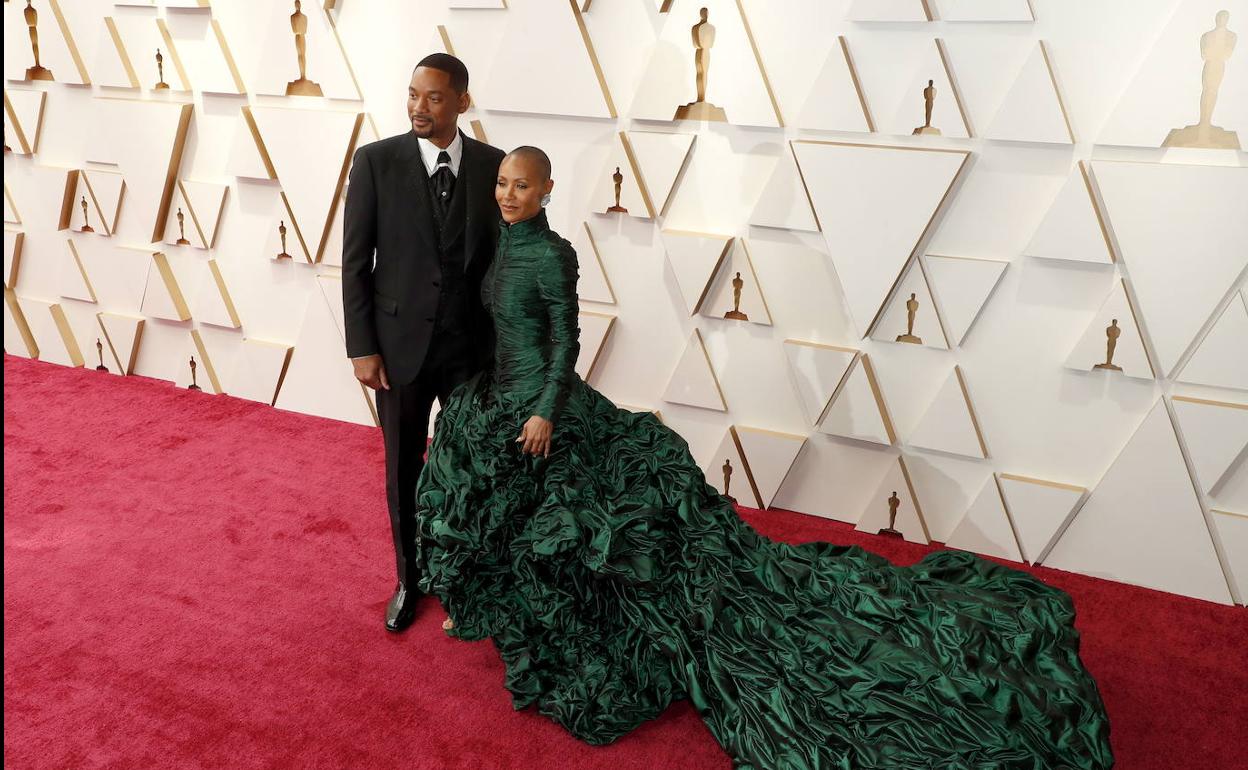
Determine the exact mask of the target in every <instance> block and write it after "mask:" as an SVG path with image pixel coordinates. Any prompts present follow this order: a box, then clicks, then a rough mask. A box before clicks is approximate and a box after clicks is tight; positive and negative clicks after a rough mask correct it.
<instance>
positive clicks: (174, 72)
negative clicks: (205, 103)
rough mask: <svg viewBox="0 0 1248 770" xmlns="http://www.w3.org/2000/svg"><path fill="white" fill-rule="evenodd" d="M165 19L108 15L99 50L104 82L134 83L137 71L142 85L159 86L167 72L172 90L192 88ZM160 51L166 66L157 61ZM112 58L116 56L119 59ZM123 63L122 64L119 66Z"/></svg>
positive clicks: (99, 75) (139, 82)
mask: <svg viewBox="0 0 1248 770" xmlns="http://www.w3.org/2000/svg"><path fill="white" fill-rule="evenodd" d="M163 25H164V19H158V18H156V17H154V16H149V15H146V14H144V15H129V14H125V15H122V14H118V15H115V16H110V17H108V18H106V19H105V29H104V31H103V34H102V35H101V40H100V45H99V47H98V49H97V53H96V62H97V69H99V72H98V73H97V78H96V79H97V81H99V84H100V85H105V86H118V87H122V88H127V87H134V81H132V80H131V79H130V74H131V73H133V75H134V77H135V78H136V79H137V81H138V88H141V89H155V88H156V85H157V84H158V83H160V82H162V81H161V74H160V73H161V72H162V70H163V72H164V81H163V82H164V83H165V85H166V86H168V89H166V90H170V91H190V90H191V89H192V84H191V83H190V82H188V81H189V80H190V76H189V75H188V76H187V80H183V79H182V73H181V72H180V71H179V67H178V62H180V61H181V59H180V58H179V53H178V50H177V48H176V46H170V45H169V43H170V41H171V38H166V37H165V36H164V34H163V32H162V26H163ZM157 51H160V54H161V57H162V62H161V65H162V66H158V65H157V62H156V52H157ZM110 60H115V63H114V62H113V61H110ZM117 64H120V65H121V66H120V68H119V67H118V66H117Z"/></svg>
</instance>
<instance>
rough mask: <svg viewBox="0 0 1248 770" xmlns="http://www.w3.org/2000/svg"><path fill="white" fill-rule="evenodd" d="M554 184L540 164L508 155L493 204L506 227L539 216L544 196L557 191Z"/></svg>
mask: <svg viewBox="0 0 1248 770" xmlns="http://www.w3.org/2000/svg"><path fill="white" fill-rule="evenodd" d="M554 186H555V183H554V182H553V181H551V180H550V179H544V178H543V174H542V171H541V169H539V168H538V164H537V163H535V162H533V161H531V160H529V159H528V158H526V157H524V156H522V155H508V156H507V157H505V158H503V162H502V165H500V166H499V167H498V182H497V184H496V185H495V187H494V200H496V201H498V210H499V212H500V213H501V214H502V217H503V221H504V222H506V223H507V224H512V223H514V222H523V221H524V220H526V219H529V218H531V217H535V216H537V212H539V211H541V209H542V196H543V195H545V194H547V193H549V192H550V191H551V190H552V189H554Z"/></svg>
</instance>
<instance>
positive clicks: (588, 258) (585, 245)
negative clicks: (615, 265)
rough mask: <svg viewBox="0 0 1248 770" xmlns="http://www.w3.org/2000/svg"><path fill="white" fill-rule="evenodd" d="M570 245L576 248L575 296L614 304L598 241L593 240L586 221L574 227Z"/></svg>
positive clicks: (613, 294)
mask: <svg viewBox="0 0 1248 770" xmlns="http://www.w3.org/2000/svg"><path fill="white" fill-rule="evenodd" d="M572 247H573V248H574V249H576V263H577V271H576V272H577V279H576V298H577V299H580V300H585V301H588V302H601V303H603V304H605V305H614V304H615V292H614V291H612V290H611V281H610V280H609V279H608V278H607V270H606V268H605V267H604V266H603V264H602V255H601V254H599V253H598V243H597V242H596V241H595V240H594V233H593V231H592V230H590V229H589V223H588V222H582V223H581V226H580V227H578V228H576V235H575V236H574V237H573V239H572Z"/></svg>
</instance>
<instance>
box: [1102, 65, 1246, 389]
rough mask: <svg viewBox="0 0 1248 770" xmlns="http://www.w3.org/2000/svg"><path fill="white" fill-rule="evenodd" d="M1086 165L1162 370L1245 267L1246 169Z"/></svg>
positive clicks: (1176, 358)
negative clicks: (1101, 198)
mask: <svg viewBox="0 0 1248 770" xmlns="http://www.w3.org/2000/svg"><path fill="white" fill-rule="evenodd" d="M1244 58H1246V59H1248V57H1244ZM1245 90H1246V91H1248V89H1245ZM1093 169H1094V171H1095V172H1096V182H1097V186H1098V187H1099V188H1100V191H1101V195H1102V197H1103V199H1104V201H1105V206H1106V214H1107V215H1108V218H1109V223H1110V227H1111V228H1112V229H1113V233H1114V236H1115V238H1116V239H1117V242H1118V246H1119V255H1120V256H1121V257H1122V260H1123V262H1124V263H1125V264H1126V267H1127V270H1128V271H1130V275H1131V286H1132V289H1133V290H1134V292H1135V294H1134V298H1135V299H1138V300H1139V304H1138V305H1137V306H1136V310H1137V311H1138V312H1139V314H1140V322H1141V323H1143V324H1144V326H1145V327H1147V328H1148V336H1149V338H1150V339H1151V340H1152V343H1153V349H1154V350H1155V351H1156V353H1157V358H1158V362H1159V364H1160V365H1159V367H1158V369H1159V373H1160V374H1164V375H1167V376H1169V375H1171V374H1172V373H1173V370H1174V366H1175V364H1176V363H1178V361H1179V359H1180V358H1181V357H1182V355H1183V353H1184V351H1186V350H1187V348H1188V346H1190V345H1191V344H1192V343H1193V342H1194V341H1195V339H1196V335H1197V333H1198V332H1199V331H1200V329H1201V327H1202V326H1204V324H1205V323H1206V322H1207V321H1208V320H1209V317H1210V316H1211V315H1213V312H1214V310H1216V309H1217V307H1218V305H1219V304H1220V303H1221V302H1222V300H1223V299H1224V298H1225V297H1226V295H1227V292H1228V291H1229V290H1230V288H1231V285H1232V284H1233V283H1234V282H1235V280H1236V279H1237V278H1238V277H1239V276H1240V275H1241V274H1242V273H1243V272H1244V269H1245V268H1246V267H1248V248H1245V246H1244V244H1246V243H1248V216H1244V201H1248V169H1245V168H1242V167H1232V166H1184V165H1178V164H1173V163H1125V162H1121V163H1115V162H1109V161H1096V162H1095V163H1094V164H1093ZM1176 254H1181V255H1182V258H1181V259H1179V258H1176V257H1175V255H1176Z"/></svg>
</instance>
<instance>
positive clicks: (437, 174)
mask: <svg viewBox="0 0 1248 770" xmlns="http://www.w3.org/2000/svg"><path fill="white" fill-rule="evenodd" d="M429 181H430V182H432V184H433V197H434V200H435V202H436V205H437V207H438V211H439V212H440V213H441V214H442V215H443V216H445V215H446V212H447V211H448V210H449V209H450V208H451V195H452V193H453V191H454V190H455V172H453V171H451V154H450V153H449V152H447V151H446V150H442V151H441V152H439V153H438V165H437V167H435V168H434V170H433V176H432V177H430V180H429Z"/></svg>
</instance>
